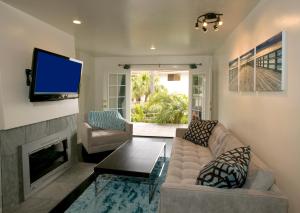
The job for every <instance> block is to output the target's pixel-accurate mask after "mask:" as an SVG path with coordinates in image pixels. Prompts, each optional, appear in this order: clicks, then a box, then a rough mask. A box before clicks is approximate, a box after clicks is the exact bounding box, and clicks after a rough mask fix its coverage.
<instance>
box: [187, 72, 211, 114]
mask: <svg viewBox="0 0 300 213" xmlns="http://www.w3.org/2000/svg"><path fill="white" fill-rule="evenodd" d="M209 86H210V84H209V78H208V74H207V73H193V71H190V98H189V100H190V104H189V105H190V110H189V118H190V119H194V118H198V119H210V87H209Z"/></svg>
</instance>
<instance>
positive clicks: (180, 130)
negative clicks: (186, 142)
mask: <svg viewBox="0 0 300 213" xmlns="http://www.w3.org/2000/svg"><path fill="white" fill-rule="evenodd" d="M186 130H187V128H176V137H178V138H183V135H184V133H185V132H186Z"/></svg>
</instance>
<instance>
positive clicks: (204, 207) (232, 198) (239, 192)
mask: <svg viewBox="0 0 300 213" xmlns="http://www.w3.org/2000/svg"><path fill="white" fill-rule="evenodd" d="M177 212H178V213H181V212H185V213H189V212H198V213H208V212H209V213H233V212H243V213H287V212H288V200H287V198H286V197H284V196H282V195H280V194H277V193H274V192H270V191H268V192H262V191H256V190H248V189H219V188H213V187H207V186H199V185H178V184H170V183H164V184H163V185H162V187H161V190H160V213H177Z"/></svg>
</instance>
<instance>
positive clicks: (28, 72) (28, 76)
mask: <svg viewBox="0 0 300 213" xmlns="http://www.w3.org/2000/svg"><path fill="white" fill-rule="evenodd" d="M25 74H26V85H27V86H30V85H31V82H32V70H31V69H26V70H25Z"/></svg>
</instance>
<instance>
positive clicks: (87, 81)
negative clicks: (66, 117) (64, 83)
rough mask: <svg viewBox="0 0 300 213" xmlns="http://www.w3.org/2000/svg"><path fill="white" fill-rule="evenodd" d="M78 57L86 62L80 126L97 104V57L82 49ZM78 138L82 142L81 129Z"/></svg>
mask: <svg viewBox="0 0 300 213" xmlns="http://www.w3.org/2000/svg"><path fill="white" fill-rule="evenodd" d="M76 58H77V59H79V60H81V61H83V64H84V66H83V70H84V71H83V72H82V75H81V82H80V95H79V116H78V127H80V126H81V125H82V123H83V120H84V114H85V113H87V112H89V111H91V110H93V109H94V106H95V103H94V102H95V88H94V87H95V58H94V57H93V56H92V55H91V54H89V53H86V52H84V51H80V50H77V51H76ZM80 129H81V128H80ZM77 139H78V143H80V142H81V131H78V135H77Z"/></svg>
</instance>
